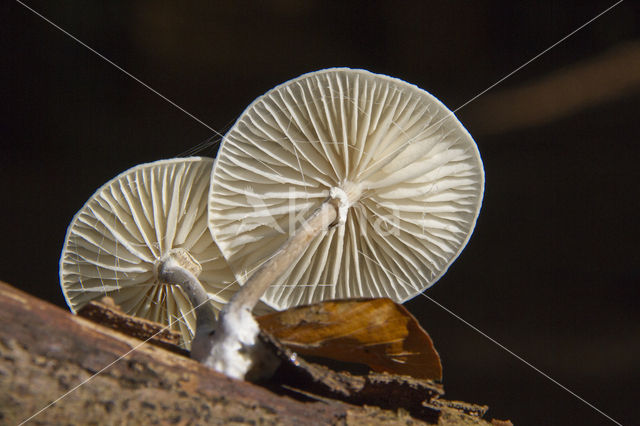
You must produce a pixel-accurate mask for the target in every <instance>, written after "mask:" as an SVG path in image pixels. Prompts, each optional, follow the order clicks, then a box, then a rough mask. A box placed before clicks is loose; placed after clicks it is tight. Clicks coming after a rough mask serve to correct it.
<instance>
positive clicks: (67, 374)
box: [0, 283, 490, 424]
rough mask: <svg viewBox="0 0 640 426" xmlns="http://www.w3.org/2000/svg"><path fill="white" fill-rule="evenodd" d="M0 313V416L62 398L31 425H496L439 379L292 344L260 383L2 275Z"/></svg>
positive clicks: (12, 419) (32, 410)
mask: <svg viewBox="0 0 640 426" xmlns="http://www.w3.org/2000/svg"><path fill="white" fill-rule="evenodd" d="M114 312H117V311H115V310H114ZM109 315H110V314H109ZM0 321H1V322H2V324H3V326H2V328H1V329H0V423H7V424H18V423H20V422H21V421H23V420H26V419H28V418H29V417H30V416H32V415H34V414H36V413H38V412H39V410H41V409H43V408H45V407H47V406H48V405H49V404H50V403H51V402H54V401H56V403H55V404H54V405H52V406H50V407H48V408H46V409H44V410H43V411H42V412H40V413H39V414H37V415H36V416H35V417H34V418H33V419H32V421H33V424H45V423H46V424H52V423H54V424H68V423H81V424H91V423H93V424H149V423H161V424H167V423H172V424H222V423H240V424H244V423H254V424H255V423H260V424H263V423H267V424H310V423H313V424H408V423H412V424H423V423H424V422H426V421H430V422H438V424H490V423H487V422H486V421H484V420H482V419H481V418H480V416H481V415H482V414H483V413H484V410H485V409H486V407H477V406H472V405H469V404H464V403H452V402H448V401H444V400H441V399H439V396H440V394H441V389H440V390H439V388H438V386H437V385H430V384H429V383H423V382H420V381H418V382H412V381H411V380H408V379H407V378H403V377H401V376H391V375H384V374H377V375H370V376H366V377H358V376H351V375H349V374H344V373H336V372H335V371H332V370H329V369H328V368H326V367H322V366H318V365H314V364H311V363H306V362H305V361H304V360H301V359H296V358H295V355H293V354H292V353H289V352H287V353H284V356H285V357H289V360H290V362H289V363H285V364H284V365H283V368H281V370H280V371H279V372H278V376H277V377H275V378H274V379H273V380H272V382H270V383H268V384H265V385H264V386H257V385H254V384H251V383H247V382H243V381H237V380H233V379H229V378H227V377H225V376H223V375H221V374H219V373H217V372H215V371H213V370H210V369H208V368H206V367H204V366H202V365H200V364H198V363H197V362H194V361H192V360H190V359H188V358H186V357H185V356H184V355H183V353H184V352H183V351H182V350H181V349H180V348H178V347H176V346H175V344H173V343H170V342H168V341H170V340H171V336H170V334H168V335H163V336H162V337H161V338H160V339H159V340H160V342H156V344H160V345H161V346H163V347H158V346H154V345H150V344H143V343H142V342H141V341H140V340H138V339H136V338H133V337H130V336H127V335H125V334H122V333H121V332H118V331H115V330H112V329H109V328H106V327H104V326H101V325H98V324H95V323H93V322H91V321H89V320H87V319H85V318H80V317H78V316H74V315H71V314H70V313H68V312H66V311H64V310H62V309H60V308H57V307H55V306H52V305H50V304H48V303H46V302H43V301H40V300H38V299H36V298H34V297H32V296H29V295H27V294H26V293H23V292H21V291H19V290H16V289H15V288H12V287H11V286H9V285H7V284H4V283H0ZM130 325H132V323H130ZM147 326H148V327H147V328H146V329H147V331H146V332H145V333H148V332H149V330H157V329H155V328H154V327H155V325H153V324H152V325H149V324H147ZM142 328H143V329H144V328H145V327H142ZM134 329H136V327H135V326H134ZM122 331H126V330H122ZM136 332H138V333H139V330H138V331H136ZM154 333H155V332H154ZM137 335H138V336H139V337H142V338H145V337H144V336H145V334H144V333H142V335H140V334H137ZM163 339H165V340H166V341H162V340H163ZM167 348H171V349H172V350H174V351H177V352H173V351H171V350H167ZM279 350H284V351H286V348H285V349H283V348H280V349H279ZM300 365H304V366H305V367H300ZM278 377H279V378H278ZM285 377H286V378H287V379H285ZM305 377H306V378H305ZM323 377H324V378H323ZM327 379H328V380H327ZM332 381H333V382H332ZM334 382H335V383H339V386H338V385H335V383H334ZM331 383H334V384H333V385H332V384H331ZM314 386H316V387H319V388H322V387H324V388H325V389H324V392H321V391H318V389H314ZM327 389H329V391H327ZM381 389H382V390H383V392H386V396H387V398H386V400H387V401H389V400H393V398H392V395H391V393H392V392H390V390H395V392H397V393H398V394H400V395H402V396H403V397H405V398H406V396H407V395H410V394H411V393H412V392H413V393H414V394H417V395H419V396H418V397H417V398H416V397H410V398H409V400H410V401H413V402H412V404H414V405H415V401H417V400H420V399H422V400H423V401H425V403H424V404H421V405H422V407H420V408H419V409H418V407H415V406H411V404H404V405H405V406H406V407H407V408H402V409H399V407H400V406H397V405H391V404H387V405H391V406H386V407H385V404H384V401H380V403H379V404H377V405H378V407H371V406H362V405H361V404H363V401H374V400H375V398H378V399H380V394H381ZM320 390H322V389H320ZM345 392H346V395H345ZM340 394H342V396H340V397H339V398H338V396H339V395H340ZM372 395H373V396H374V397H373V399H372ZM375 395H378V396H375ZM59 398H60V399H59ZM396 399H397V400H399V398H396ZM460 404H461V405H460ZM401 405H402V404H401ZM380 406H382V407H383V408H380ZM474 407H475V408H474ZM420 410H422V411H420ZM419 411H420V412H419ZM465 411H466V412H465ZM420 413H422V414H420ZM425 413H428V415H427V414H425ZM429 416H431V417H429ZM419 418H421V419H419Z"/></svg>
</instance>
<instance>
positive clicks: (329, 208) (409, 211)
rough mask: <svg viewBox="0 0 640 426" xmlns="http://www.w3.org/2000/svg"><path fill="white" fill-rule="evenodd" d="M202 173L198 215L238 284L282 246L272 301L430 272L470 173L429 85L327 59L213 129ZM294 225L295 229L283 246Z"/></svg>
mask: <svg viewBox="0 0 640 426" xmlns="http://www.w3.org/2000/svg"><path fill="white" fill-rule="evenodd" d="M211 182H212V184H211V188H210V191H211V194H210V197H209V224H210V229H211V232H212V234H213V236H214V239H215V240H216V242H217V243H218V246H219V247H220V249H221V251H222V253H223V254H224V256H225V257H226V258H227V260H228V262H229V264H230V265H231V268H232V269H233V270H234V271H235V272H236V275H237V277H238V279H239V281H240V282H241V283H242V284H244V282H245V281H246V280H247V279H248V277H249V276H250V275H251V273H250V271H253V270H255V269H256V268H257V267H258V266H259V265H261V264H262V263H264V262H265V261H266V260H267V259H270V260H269V262H270V264H269V263H266V264H265V265H264V269H268V270H270V271H272V272H273V271H274V270H273V263H274V262H276V263H277V262H279V261H278V258H279V257H282V256H287V257H288V258H291V262H287V264H286V266H282V270H281V271H280V270H278V271H275V272H276V273H275V274H274V280H273V281H272V282H269V283H268V286H269V288H268V290H267V291H266V293H265V295H264V298H263V300H264V301H265V302H266V303H267V304H269V305H271V306H273V307H274V308H276V309H284V308H287V307H289V306H294V305H299V304H306V303H313V302H318V301H320V300H325V299H333V298H349V297H389V298H391V299H393V300H395V301H397V302H404V301H406V300H408V299H410V298H412V297H413V296H415V295H416V294H418V293H420V292H422V291H423V290H424V289H426V288H428V287H429V286H431V285H432V284H433V283H434V282H436V281H437V280H438V278H440V277H441V276H442V275H443V274H444V273H445V272H446V270H447V268H448V267H449V266H450V265H451V263H452V262H453V261H454V260H455V259H456V257H457V256H458V255H459V254H460V252H461V251H462V249H463V248H464V246H465V244H466V243H467V241H468V240H469V237H470V236H471V233H472V231H473V228H474V226H475V222H476V218H477V216H478V213H479V210H480V205H481V202H482V194H483V188H484V174H483V168H482V161H481V159H480V155H479V153H478V149H477V147H476V144H475V143H474V141H473V139H472V138H471V136H470V135H469V133H468V132H467V131H466V130H465V128H464V127H463V126H462V124H461V123H460V122H459V121H458V120H457V119H456V118H455V116H454V115H453V113H451V112H450V111H449V110H448V109H447V108H446V107H445V106H444V105H443V104H442V103H440V102H439V101H438V100H437V99H436V98H434V97H433V96H431V95H430V94H429V93H427V92H425V91H424V90H422V89H420V88H418V87H416V86H414V85H411V84H409V83H406V82H404V81H401V80H398V79H395V78H391V77H387V76H383V75H376V74H372V73H370V72H367V71H363V70H352V69H344V68H336V69H328V70H322V71H318V72H314V73H310V74H305V75H303V76H301V77H298V78H296V79H294V80H291V81H288V82H286V83H284V84H282V85H280V86H278V87H276V88H274V89H272V90H270V91H269V92H268V93H266V94H265V95H263V96H261V97H260V98H258V99H256V100H255V101H254V102H253V103H252V104H251V105H250V106H249V107H248V108H247V109H246V110H245V111H244V113H243V114H242V115H241V116H240V118H239V119H238V120H237V121H236V123H235V125H234V126H233V127H232V128H231V130H230V131H229V132H228V133H227V135H226V136H225V138H224V140H223V142H222V144H221V146H220V149H219V152H218V156H217V158H216V161H215V165H214V168H213V172H212V176H211ZM314 210H315V213H313V214H312V212H314ZM332 224H333V225H335V226H328V225H332ZM300 231H302V232H303V233H305V234H309V237H308V238H304V239H303V240H304V243H303V244H302V245H298V246H297V247H291V246H292V244H293V240H295V238H296V235H300V234H299V233H300ZM290 239H291V241H289V242H288V243H287V241H288V240H290ZM285 244H287V249H286V250H283V249H282V248H281V247H283V245H285ZM285 251H286V253H285ZM274 253H278V254H277V255H275V256H273V255H274ZM392 273H393V274H392ZM398 277H399V278H400V279H399V278H398Z"/></svg>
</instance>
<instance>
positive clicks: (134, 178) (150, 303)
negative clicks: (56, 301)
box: [60, 157, 239, 346]
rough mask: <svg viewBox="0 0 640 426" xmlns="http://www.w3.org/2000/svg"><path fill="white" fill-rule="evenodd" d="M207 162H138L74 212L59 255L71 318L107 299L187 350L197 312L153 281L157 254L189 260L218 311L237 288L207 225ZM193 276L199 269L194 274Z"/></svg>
mask: <svg viewBox="0 0 640 426" xmlns="http://www.w3.org/2000/svg"><path fill="white" fill-rule="evenodd" d="M212 165H213V160H212V159H210V158H202V157H190V158H180V159H171V160H161V161H156V162H153V163H149V164H142V165H139V166H136V167H133V168H132V169H129V170H127V171H125V172H124V173H122V174H120V175H119V176H117V177H116V178H114V179H112V180H111V181H109V182H108V183H106V184H105V185H104V186H102V187H101V188H100V189H98V190H97V191H96V192H95V194H93V195H92V196H91V198H90V199H89V201H87V203H86V204H85V205H84V206H83V207H82V209H80V211H78V213H76V215H75V216H74V218H73V220H72V221H71V224H70V225H69V228H68V230H67V235H66V238H65V242H64V247H63V250H62V255H61V257H60V286H61V287H62V292H63V293H64V297H65V299H66V301H67V304H68V305H69V307H70V308H71V311H73V312H74V313H75V312H77V311H78V310H79V309H80V308H82V306H84V305H85V304H86V303H88V302H89V301H91V300H93V299H97V298H100V297H103V296H110V297H111V298H113V300H114V302H115V303H116V304H117V305H119V306H120V308H121V309H122V310H123V311H124V312H126V313H128V314H130V315H134V316H138V317H142V318H146V319H149V320H152V321H156V322H159V323H162V324H169V323H171V322H173V325H172V328H173V329H174V330H177V331H179V332H181V334H182V336H183V344H184V345H185V346H188V345H189V342H190V341H191V338H192V336H193V333H194V331H195V314H194V312H193V309H192V306H191V304H190V303H189V300H188V299H187V298H186V296H185V294H184V293H183V292H182V290H181V289H180V288H179V287H178V286H175V285H166V284H163V283H161V282H159V280H158V278H157V274H156V268H157V265H158V262H159V261H160V259H161V258H162V256H163V255H165V254H167V253H169V252H174V253H176V254H179V255H184V254H185V253H186V254H187V256H190V258H191V259H192V260H195V261H196V265H197V264H199V267H198V269H200V267H201V272H200V274H199V279H200V281H201V283H202V285H203V287H204V288H205V290H206V291H207V292H208V293H209V295H210V297H211V303H212V305H213V307H214V308H215V309H216V310H219V309H220V308H221V306H222V305H224V304H225V303H226V302H227V301H228V300H229V298H230V297H231V296H232V295H233V294H234V292H235V291H237V290H238V289H239V286H238V284H233V285H230V283H232V282H234V276H233V273H232V272H231V270H230V269H229V266H228V265H227V263H226V261H225V259H224V257H223V256H222V255H221V253H220V250H219V249H218V247H217V246H216V244H215V243H214V241H213V239H212V238H211V234H210V232H209V230H208V224H207V197H208V195H209V182H210V174H211V167H212ZM192 272H196V273H197V272H198V271H192Z"/></svg>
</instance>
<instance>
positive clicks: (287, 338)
mask: <svg viewBox="0 0 640 426" xmlns="http://www.w3.org/2000/svg"><path fill="white" fill-rule="evenodd" d="M258 322H259V323H260V326H261V327H262V328H263V329H264V330H265V331H267V332H268V333H270V334H271V335H273V336H274V337H276V338H277V339H278V340H279V341H280V342H281V343H282V344H283V345H285V346H287V347H289V348H291V349H292V350H294V351H296V352H298V353H300V354H302V355H307V356H319V357H325V358H330V359H335V360H338V361H344V362H352V363H360V364H366V365H368V366H369V367H370V368H371V369H372V370H374V371H377V372H388V373H391V374H400V375H407V376H413V377H416V378H420V379H433V380H441V379H442V365H441V363H440V357H439V355H438V353H437V352H436V350H435V348H434V346H433V342H432V341H431V338H430V337H429V335H428V334H427V332H426V331H424V329H423V328H422V327H420V324H418V321H417V320H416V319H415V318H414V317H413V315H411V314H410V313H409V312H408V311H407V310H406V309H405V308H404V307H403V306H401V305H398V304H396V303H394V302H393V301H391V300H390V299H386V298H381V299H355V300H354V299H352V300H335V301H328V302H322V303H317V304H314V305H308V306H301V307H297V308H292V309H288V310H286V311H283V312H275V313H272V314H268V315H264V316H261V317H259V318H258Z"/></svg>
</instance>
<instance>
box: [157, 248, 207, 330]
mask: <svg viewBox="0 0 640 426" xmlns="http://www.w3.org/2000/svg"><path fill="white" fill-rule="evenodd" d="M158 278H159V280H160V281H161V282H162V283H164V284H169V285H179V286H180V288H181V289H182V291H183V292H184V293H185V295H186V296H187V298H188V299H189V302H190V303H191V306H193V308H194V310H195V314H196V331H199V330H201V329H203V327H206V328H209V329H210V330H212V329H213V327H214V326H215V323H216V315H215V312H214V310H213V307H212V306H211V304H210V303H208V302H209V295H208V294H207V292H206V291H205V290H204V287H202V284H201V283H200V280H198V277H196V275H195V274H194V273H193V272H191V271H190V270H189V269H187V268H185V267H184V266H183V265H181V264H180V262H179V261H178V260H176V259H175V258H174V257H172V256H170V255H169V256H165V258H164V259H163V260H162V261H161V262H160V264H159V266H158Z"/></svg>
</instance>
